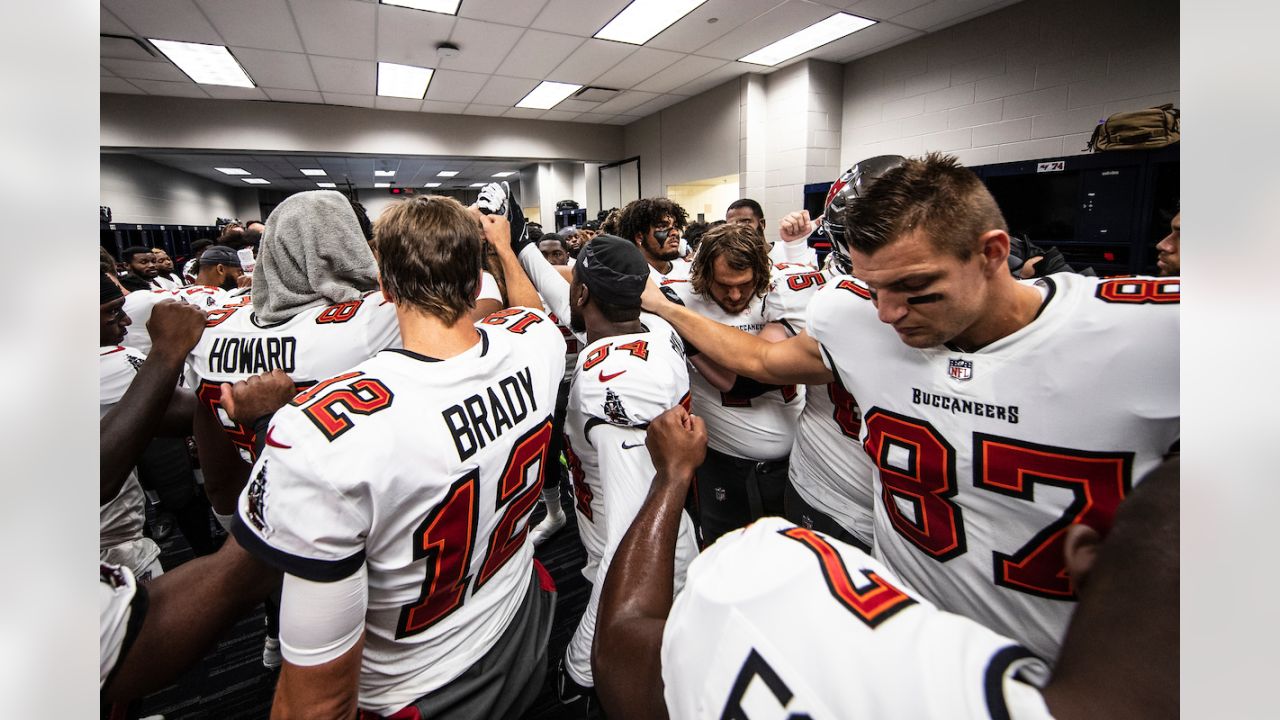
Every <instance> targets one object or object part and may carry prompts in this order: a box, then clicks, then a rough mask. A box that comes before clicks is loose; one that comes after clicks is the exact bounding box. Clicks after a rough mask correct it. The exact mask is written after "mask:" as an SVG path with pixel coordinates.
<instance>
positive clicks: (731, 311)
mask: <svg viewBox="0 0 1280 720" xmlns="http://www.w3.org/2000/svg"><path fill="white" fill-rule="evenodd" d="M772 270H773V267H772V266H771V265H770V263H769V257H768V255H767V254H766V251H765V247H764V245H763V244H762V243H761V242H760V239H759V236H758V235H757V234H756V232H755V230H753V229H752V228H751V227H750V226H746V225H741V224H725V225H721V226H719V227H715V228H712V229H711V230H708V231H707V232H706V234H704V235H703V236H702V244H701V246H700V248H699V250H698V254H697V256H696V257H695V258H694V260H693V263H692V271H691V273H690V276H689V282H688V283H679V284H675V285H670V286H667V287H666V288H664V290H665V292H666V293H667V295H668V296H669V297H671V298H672V299H673V300H674V301H675V302H678V303H679V304H681V305H683V306H686V307H688V309H689V310H690V311H692V312H694V313H696V314H698V315H700V316H702V317H704V318H707V319H708V320H711V321H713V322H716V323H722V324H724V325H726V326H731V327H734V328H737V329H739V330H742V331H743V332H746V333H750V334H752V335H759V336H760V337H762V338H766V341H772V340H779V339H782V338H785V337H786V334H785V331H784V330H783V328H782V327H781V326H780V325H779V324H777V323H769V322H767V320H766V318H765V314H764V313H765V307H764V305H765V304H764V299H763V297H764V295H765V293H766V291H767V289H768V287H769V282H770V277H771V272H772ZM774 319H781V318H774ZM693 344H694V345H695V346H698V343H696V342H695V343H693ZM698 349H701V348H700V347H699V348H698ZM708 355H710V354H709V353H708ZM690 356H691V363H692V364H693V366H694V368H695V370H696V371H697V372H695V373H694V374H693V375H692V377H691V378H690V385H691V387H692V390H693V406H694V407H695V408H697V409H698V413H699V414H700V415H701V416H702V417H703V418H705V420H706V422H707V428H708V430H707V432H708V435H709V436H710V449H709V450H708V452H707V462H706V463H705V464H704V465H703V467H702V468H700V469H699V470H698V482H697V505H698V513H699V516H700V518H699V519H700V524H701V528H702V540H703V542H704V543H707V544H709V543H711V542H712V541H714V540H715V539H716V538H717V537H719V536H720V535H721V534H723V533H725V532H728V531H729V530H732V529H733V528H736V527H742V526H743V525H745V524H747V523H748V522H750V521H751V520H754V519H756V518H760V517H763V516H765V515H781V514H782V513H783V509H784V508H783V495H784V492H785V490H786V485H787V472H788V470H787V466H788V456H789V454H790V452H791V445H792V443H793V442H794V440H795V428H796V419H797V417H798V416H799V414H800V410H801V408H802V407H803V406H804V390H803V389H801V388H797V387H796V386H795V385H786V386H779V385H767V384H763V383H759V382H756V381H754V380H752V379H750V378H749V377H746V376H740V375H734V374H733V373H731V372H730V373H726V372H725V371H724V369H723V368H722V367H721V366H720V365H718V364H716V363H715V362H714V361H712V359H711V358H710V357H708V356H703V355H697V354H695V353H694V352H692V351H691V352H690Z"/></svg>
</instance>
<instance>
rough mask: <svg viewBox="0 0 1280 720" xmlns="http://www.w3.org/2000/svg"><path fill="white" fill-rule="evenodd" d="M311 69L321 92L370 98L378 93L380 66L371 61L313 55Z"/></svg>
mask: <svg viewBox="0 0 1280 720" xmlns="http://www.w3.org/2000/svg"><path fill="white" fill-rule="evenodd" d="M311 68H312V70H314V71H315V74H316V82H317V83H319V85H320V92H323V93H331V92H333V93H347V94H351V95H370V96H372V95H374V94H376V92H377V86H378V66H377V64H375V63H373V62H371V61H368V60H348V59H346V58H332V57H321V56H318V55H312V56H311ZM303 89H305V88H303Z"/></svg>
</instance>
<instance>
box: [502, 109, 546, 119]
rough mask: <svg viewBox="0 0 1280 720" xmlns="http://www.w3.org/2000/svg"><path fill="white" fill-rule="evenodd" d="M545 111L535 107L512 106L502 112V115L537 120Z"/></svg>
mask: <svg viewBox="0 0 1280 720" xmlns="http://www.w3.org/2000/svg"><path fill="white" fill-rule="evenodd" d="M546 113H547V111H546V110H539V109H537V108H521V107H513V108H510V109H509V110H507V111H506V112H504V113H502V117H509V118H520V119H522V120H537V119H538V118H540V117H542V116H543V115H545V114H546Z"/></svg>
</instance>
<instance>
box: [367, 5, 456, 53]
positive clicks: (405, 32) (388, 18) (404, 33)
mask: <svg viewBox="0 0 1280 720" xmlns="http://www.w3.org/2000/svg"><path fill="white" fill-rule="evenodd" d="M456 22H457V18H455V17H454V16H452V15H443V14H441V13H433V12H423V11H421V10H410V9H409V8H402V7H395V6H394V5H379V6H378V59H379V60H382V61H384V62H393V63H400V64H402V65H417V66H418V67H429V68H434V67H439V66H440V58H439V57H438V56H437V55H436V46H437V45H439V44H440V43H442V42H444V41H446V40H448V39H449V35H450V33H452V32H453V26H454V23H456Z"/></svg>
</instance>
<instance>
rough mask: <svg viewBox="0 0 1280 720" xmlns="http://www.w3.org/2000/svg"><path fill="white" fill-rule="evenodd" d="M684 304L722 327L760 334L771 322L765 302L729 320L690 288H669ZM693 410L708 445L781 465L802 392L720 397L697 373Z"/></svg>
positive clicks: (692, 376)
mask: <svg viewBox="0 0 1280 720" xmlns="http://www.w3.org/2000/svg"><path fill="white" fill-rule="evenodd" d="M670 289H671V290H673V291H674V292H675V295H676V297H678V298H679V301H680V302H681V304H683V305H684V306H685V307H688V308H689V309H690V310H693V311H694V312H696V313H698V314H699V315H701V316H703V317H705V318H710V319H711V320H715V321H716V322H718V323H720V324H722V325H729V326H731V327H736V328H738V329H739V330H742V331H744V332H749V333H751V334H752V335H758V334H759V333H760V331H761V330H762V329H764V326H765V323H766V322H767V321H766V320H765V317H764V299H763V298H754V299H752V301H751V304H750V305H748V306H747V309H746V310H743V311H742V312H740V313H736V314H733V315H730V314H729V313H726V312H725V311H724V310H723V309H721V308H720V306H719V305H717V304H716V303H715V301H714V300H711V299H710V298H705V297H703V296H701V295H699V294H697V293H695V292H694V291H693V286H692V285H690V284H688V283H678V284H675V285H672V286H670ZM689 385H690V388H691V389H692V391H693V408H694V411H695V412H696V413H697V414H698V415H701V416H702V419H703V420H705V421H706V423H707V446H708V447H710V448H711V449H713V450H717V451H719V452H722V453H725V454H726V455H732V456H734V457H738V458H747V459H750V460H779V459H782V458H784V457H786V456H787V453H789V452H791V444H792V443H793V442H794V440H795V432H796V419H797V418H798V417H799V416H800V410H801V409H803V407H804V389H803V388H802V387H796V386H795V385H787V386H785V387H782V388H779V389H776V390H770V391H768V392H766V393H763V394H761V395H757V396H755V397H751V398H747V397H738V396H735V395H734V394H733V393H726V392H721V391H719V390H717V389H716V387H715V386H714V385H712V384H711V383H710V382H708V381H707V380H706V379H705V378H704V377H702V374H701V373H699V372H698V371H697V369H696V368H695V369H694V370H693V372H691V373H690V377H689Z"/></svg>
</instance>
